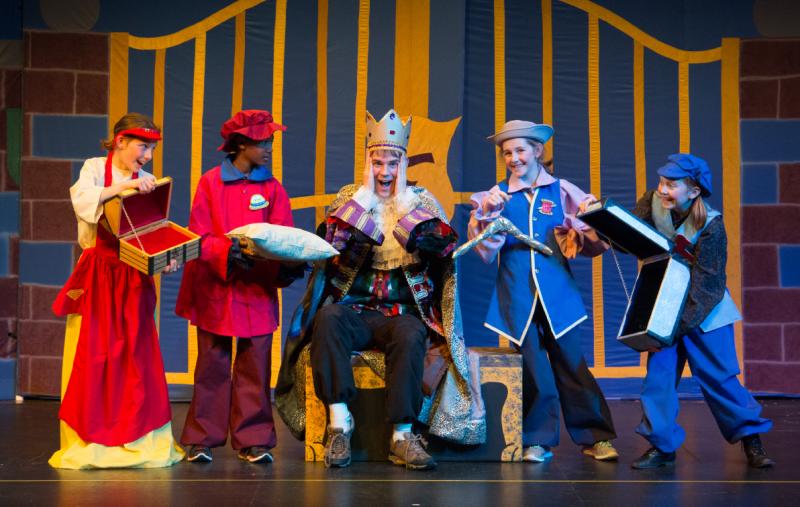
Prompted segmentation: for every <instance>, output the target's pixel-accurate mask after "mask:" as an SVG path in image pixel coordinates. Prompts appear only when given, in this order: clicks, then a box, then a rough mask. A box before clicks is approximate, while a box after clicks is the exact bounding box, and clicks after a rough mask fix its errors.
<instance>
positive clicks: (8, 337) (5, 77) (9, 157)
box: [0, 2, 22, 400]
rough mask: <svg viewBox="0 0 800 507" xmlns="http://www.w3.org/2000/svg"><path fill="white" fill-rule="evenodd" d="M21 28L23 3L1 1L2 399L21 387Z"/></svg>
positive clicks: (0, 235)
mask: <svg viewBox="0 0 800 507" xmlns="http://www.w3.org/2000/svg"><path fill="white" fill-rule="evenodd" d="M11 4H13V5H11ZM21 27H22V23H21V13H20V3H19V2H3V3H2V4H1V5H0V400H7V399H12V398H13V397H14V394H15V391H16V386H15V384H16V383H15V377H16V364H17V360H16V353H17V340H16V335H17V321H18V320H17V315H18V311H19V304H18V302H19V282H18V277H17V270H18V263H17V259H18V245H19V216H20V213H19V167H20V151H21V140H22V113H21V111H22V109H21V106H22V96H21V95H22V94H21V83H22V72H21V67H22V28H21Z"/></svg>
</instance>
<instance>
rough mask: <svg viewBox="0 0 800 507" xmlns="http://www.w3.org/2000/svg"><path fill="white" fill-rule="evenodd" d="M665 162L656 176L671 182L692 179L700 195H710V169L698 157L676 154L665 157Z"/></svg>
mask: <svg viewBox="0 0 800 507" xmlns="http://www.w3.org/2000/svg"><path fill="white" fill-rule="evenodd" d="M667 160H669V162H667V163H666V164H664V165H663V166H661V167H660V168H659V169H658V175H659V176H663V177H665V178H669V179H671V180H677V179H681V178H692V179H693V180H694V181H696V182H697V185H698V186H699V187H700V195H702V196H703V197H708V196H710V195H711V192H712V190H713V187H712V186H711V169H709V168H708V164H707V163H706V161H705V160H703V159H702V158H700V157H695V156H694V155H692V154H689V153H676V154H674V155H670V156H669V157H667Z"/></svg>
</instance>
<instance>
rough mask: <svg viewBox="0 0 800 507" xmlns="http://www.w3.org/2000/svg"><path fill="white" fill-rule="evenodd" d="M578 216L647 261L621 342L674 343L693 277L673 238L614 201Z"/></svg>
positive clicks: (641, 347)
mask: <svg viewBox="0 0 800 507" xmlns="http://www.w3.org/2000/svg"><path fill="white" fill-rule="evenodd" d="M578 218H579V219H580V220H582V221H583V222H585V223H587V224H588V225H590V226H592V227H594V228H595V230H597V232H599V233H600V234H601V235H603V236H605V237H606V238H608V239H609V240H611V241H612V242H613V243H614V245H615V246H616V247H618V248H619V249H622V250H624V251H626V252H628V253H631V254H633V255H635V256H636V257H637V258H638V259H639V260H641V261H642V266H641V269H640V270H639V274H638V275H637V277H636V284H635V285H634V287H633V293H632V294H631V299H630V301H628V306H627V308H626V309H625V317H624V318H623V320H622V325H621V326H620V329H619V335H618V336H617V340H619V341H621V342H622V343H624V344H625V345H628V346H629V347H631V348H633V349H635V350H638V351H641V352H643V351H646V350H648V349H652V348H660V347H663V346H669V345H671V344H672V340H673V337H674V334H675V331H677V328H678V323H679V322H680V316H681V313H682V312H683V305H684V304H685V303H686V297H687V295H688V294H689V275H690V270H689V266H687V265H686V264H685V263H684V261H683V259H681V258H679V257H677V256H675V255H673V248H674V245H673V243H672V241H670V240H669V239H668V238H667V237H666V236H664V235H663V234H661V233H660V232H659V231H658V230H656V229H655V228H653V227H652V226H651V225H650V224H648V223H646V222H644V221H642V220H641V219H639V217H637V216H636V215H634V214H633V213H631V212H630V211H628V210H626V209H625V208H623V207H621V206H619V205H617V204H616V203H615V202H614V201H612V200H611V199H603V200H602V201H598V202H596V203H592V204H590V205H589V206H588V207H587V209H586V212H585V213H582V214H579V215H578Z"/></svg>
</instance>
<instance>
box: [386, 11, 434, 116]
mask: <svg viewBox="0 0 800 507" xmlns="http://www.w3.org/2000/svg"><path fill="white" fill-rule="evenodd" d="M395 5H396V8H395V32H394V33H395V36H394V40H395V42H394V107H395V109H396V110H397V112H398V113H399V114H400V115H401V116H406V115H409V114H412V115H421V116H425V117H427V116H428V100H429V91H428V87H429V76H430V26H431V4H430V0H402V1H400V2H397V3H396V4H395Z"/></svg>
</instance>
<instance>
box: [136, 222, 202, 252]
mask: <svg viewBox="0 0 800 507" xmlns="http://www.w3.org/2000/svg"><path fill="white" fill-rule="evenodd" d="M192 239H195V238H194V237H192V236H189V235H188V234H186V233H185V232H183V231H181V230H180V229H175V228H173V227H170V226H169V225H166V226H164V227H159V228H158V229H155V230H152V231H148V232H146V233H144V234H139V240H140V241H141V242H142V246H144V252H145V253H147V254H149V255H153V254H157V253H158V252H163V251H164V250H167V249H169V248H172V247H174V246H177V245H180V244H181V243H186V242H187V241H190V240H192ZM124 241H125V242H126V243H128V244H129V245H131V246H133V247H135V248H136V249H137V250H142V248H141V247H140V246H139V241H136V238H135V237H129V238H126V239H125V240H124Z"/></svg>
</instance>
